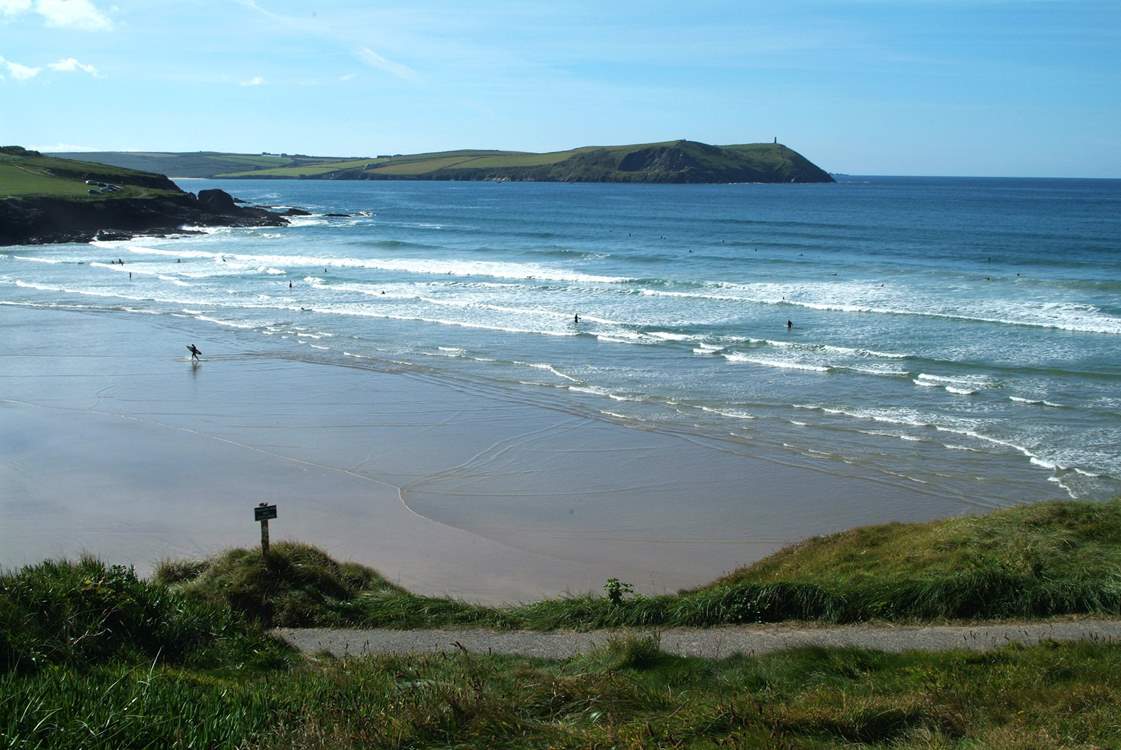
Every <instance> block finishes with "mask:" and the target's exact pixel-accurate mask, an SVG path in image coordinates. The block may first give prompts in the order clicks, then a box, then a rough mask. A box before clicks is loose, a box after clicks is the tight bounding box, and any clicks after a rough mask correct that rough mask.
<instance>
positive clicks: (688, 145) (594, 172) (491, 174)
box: [225, 140, 832, 182]
mask: <svg viewBox="0 0 1121 750" xmlns="http://www.w3.org/2000/svg"><path fill="white" fill-rule="evenodd" d="M225 176H228V177H257V178H260V177H288V178H291V177H302V178H316V179H352V180H408V179H413V180H541V181H550V182H831V181H832V178H830V177H829V175H828V174H827V173H825V172H824V171H823V170H821V169H820V168H819V167H817V166H816V165H814V164H812V163H811V162H810V161H808V160H807V159H806V158H805V157H803V156H802V155H801V154H799V153H797V152H796V151H794V150H792V149H790V148H787V147H786V146H783V145H780V144H770V143H757V144H744V145H736V146H710V145H708V144H705V143H698V142H696V141H687V140H679V141H666V142H664V143H645V144H637V145H627V146H585V147H582V148H575V149H569V150H567V151H554V152H550V153H541V154H538V153H529V152H512V151H444V152H438V153H431V154H414V155H409V156H401V155H396V156H382V157H378V158H377V159H372V160H348V161H343V162H338V163H335V164H332V163H330V162H326V163H322V164H317V165H311V166H298V167H288V168H281V169H269V170H261V171H254V172H235V173H231V174H228V175H225Z"/></svg>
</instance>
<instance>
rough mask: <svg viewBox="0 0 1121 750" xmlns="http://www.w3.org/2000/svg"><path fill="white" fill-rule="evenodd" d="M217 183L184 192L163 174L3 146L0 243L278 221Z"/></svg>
mask: <svg viewBox="0 0 1121 750" xmlns="http://www.w3.org/2000/svg"><path fill="white" fill-rule="evenodd" d="M286 223H287V221H286V220H285V219H284V218H282V217H280V216H278V215H276V214H273V213H271V212H269V211H266V210H264V209H261V208H252V207H245V206H238V205H236V203H235V201H234V199H233V198H232V197H231V196H230V195H228V194H226V193H225V192H223V191H221V190H201V191H199V194H198V195H197V196H195V195H193V194H191V193H187V192H184V191H183V190H180V189H179V186H178V185H176V184H175V183H174V182H172V181H171V180H169V179H168V178H167V177H165V176H163V175H162V174H155V173H153V172H141V171H137V170H135V169H128V168H125V167H116V166H112V165H106V164H98V163H95V162H87V161H77V160H73V159H60V158H58V157H54V156H44V155H42V154H40V153H39V152H37V151H30V150H28V149H24V148H20V147H19V146H5V147H2V148H0V245H25V244H42V243H51V242H88V241H90V240H93V239H96V238H99V237H100V238H102V239H104V238H106V237H111V238H113V239H126V238H128V237H131V236H133V234H134V233H137V232H146V233H149V234H151V233H161V234H167V233H172V232H179V231H181V228H182V227H183V226H184V225H203V226H281V225H284V224H286Z"/></svg>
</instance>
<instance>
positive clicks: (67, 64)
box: [47, 57, 99, 78]
mask: <svg viewBox="0 0 1121 750" xmlns="http://www.w3.org/2000/svg"><path fill="white" fill-rule="evenodd" d="M47 67H48V68H50V69H51V70H54V71H57V72H59V73H78V72H81V73H88V74H89V75H91V76H93V77H94V78H97V77H98V76H99V74H98V72H97V68H95V67H94V66H92V65H87V64H86V63H80V62H78V61H77V60H76V59H75V58H73V57H64V58H62V59H61V60H57V61H56V62H53V63H48V64H47Z"/></svg>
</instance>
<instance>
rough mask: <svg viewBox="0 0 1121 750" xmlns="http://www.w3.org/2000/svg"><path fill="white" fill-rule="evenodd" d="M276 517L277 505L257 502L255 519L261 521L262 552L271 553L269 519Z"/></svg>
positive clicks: (254, 510)
mask: <svg viewBox="0 0 1121 750" xmlns="http://www.w3.org/2000/svg"><path fill="white" fill-rule="evenodd" d="M270 518H276V506H275V505H269V504H268V503H257V507H256V508H254V509H253V520H254V521H260V522H261V554H262V555H264V556H265V557H268V554H269V519H270Z"/></svg>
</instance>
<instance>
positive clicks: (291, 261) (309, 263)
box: [125, 245, 631, 284]
mask: <svg viewBox="0 0 1121 750" xmlns="http://www.w3.org/2000/svg"><path fill="white" fill-rule="evenodd" d="M125 249H126V250H127V251H128V252H130V253H134V254H137V255H160V256H169V257H184V258H211V259H213V260H214V261H215V262H219V263H220V262H223V259H225V261H226V262H230V261H236V262H238V263H247V264H251V265H255V266H286V267H303V268H315V267H319V268H365V269H370V270H375V271H397V272H400V273H409V274H418V275H436V276H457V277H463V276H485V277H490V278H497V279H522V280H542V281H572V282H577V283H588V284H621V283H625V282H628V281H631V279H629V278H626V277H623V276H601V275H597V274H588V273H580V272H577V271H567V270H563V269H557V268H550V267H548V266H542V265H538V264H536V263H504V262H500V261H484V260H470V261H468V260H444V259H438V258H349V257H341V258H339V257H333V256H321V255H252V254H246V253H214V252H205V251H201V250H190V251H182V250H161V249H158V248H152V247H140V246H137V245H128V246H127V247H126V248H125Z"/></svg>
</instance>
